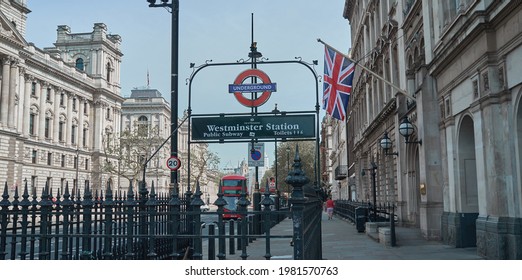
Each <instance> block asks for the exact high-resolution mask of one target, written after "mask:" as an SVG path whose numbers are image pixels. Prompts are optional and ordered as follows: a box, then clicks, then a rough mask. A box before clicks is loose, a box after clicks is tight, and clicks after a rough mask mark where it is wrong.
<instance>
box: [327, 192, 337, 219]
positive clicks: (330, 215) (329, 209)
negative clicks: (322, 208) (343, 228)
mask: <svg viewBox="0 0 522 280" xmlns="http://www.w3.org/2000/svg"><path fill="white" fill-rule="evenodd" d="M334 206H335V202H334V201H333V200H332V197H331V196H329V197H328V200H326V213H327V214H328V220H331V219H332V218H333V210H334Z"/></svg>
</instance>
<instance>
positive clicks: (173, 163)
mask: <svg viewBox="0 0 522 280" xmlns="http://www.w3.org/2000/svg"><path fill="white" fill-rule="evenodd" d="M167 167H168V168H169V169H170V170H172V171H176V170H178V169H179V168H180V167H181V160H179V158H178V157H176V156H171V157H170V158H169V159H167Z"/></svg>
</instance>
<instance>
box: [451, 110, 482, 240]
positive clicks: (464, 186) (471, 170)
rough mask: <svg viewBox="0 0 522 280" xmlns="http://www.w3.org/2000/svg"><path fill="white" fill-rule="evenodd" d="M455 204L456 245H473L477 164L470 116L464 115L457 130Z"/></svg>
mask: <svg viewBox="0 0 522 280" xmlns="http://www.w3.org/2000/svg"><path fill="white" fill-rule="evenodd" d="M457 139H458V142H457V149H458V150H457V157H458V158H457V160H458V163H457V171H458V173H457V176H458V180H457V182H458V188H457V194H456V200H457V201H456V202H457V203H456V206H457V212H459V213H460V214H459V215H458V221H457V228H456V244H455V245H456V247H475V246H476V243H477V235H476V228H477V227H476V220H477V217H478V185H477V164H476V155H475V129H474V122H473V119H472V118H471V117H470V116H464V117H463V118H462V121H461V123H460V127H459V130H458V138H457Z"/></svg>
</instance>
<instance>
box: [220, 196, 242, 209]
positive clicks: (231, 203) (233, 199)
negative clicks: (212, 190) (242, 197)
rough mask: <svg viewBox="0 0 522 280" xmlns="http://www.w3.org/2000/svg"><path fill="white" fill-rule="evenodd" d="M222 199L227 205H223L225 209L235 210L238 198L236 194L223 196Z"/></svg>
mask: <svg viewBox="0 0 522 280" xmlns="http://www.w3.org/2000/svg"><path fill="white" fill-rule="evenodd" d="M223 199H224V200H225V201H226V202H227V205H225V209H227V210H229V211H236V210H237V201H238V200H239V197H237V196H224V197H223Z"/></svg>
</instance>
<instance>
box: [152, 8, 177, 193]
mask: <svg viewBox="0 0 522 280" xmlns="http://www.w3.org/2000/svg"><path fill="white" fill-rule="evenodd" d="M147 2H149V7H164V8H171V14H172V37H171V40H172V46H171V80H170V102H171V108H170V110H171V111H170V112H171V115H170V123H171V124H170V130H171V132H172V133H173V132H175V131H176V130H177V127H178V50H179V40H178V39H179V0H172V3H167V1H162V3H161V4H156V1H155V0H147ZM170 144H171V145H170V155H171V156H177V154H178V134H177V133H176V135H172V140H171V142H170ZM170 175H171V176H170V184H171V188H175V190H174V191H176V192H179V190H178V189H177V188H178V172H177V170H176V171H174V170H171V172H170Z"/></svg>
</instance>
